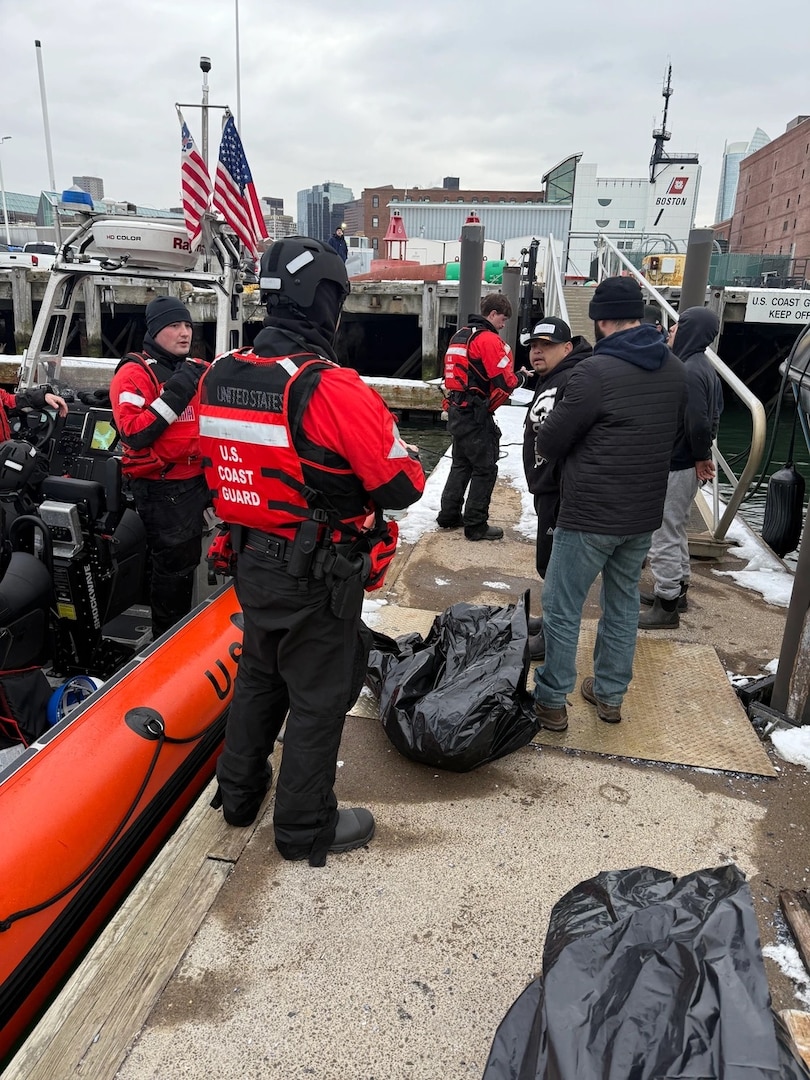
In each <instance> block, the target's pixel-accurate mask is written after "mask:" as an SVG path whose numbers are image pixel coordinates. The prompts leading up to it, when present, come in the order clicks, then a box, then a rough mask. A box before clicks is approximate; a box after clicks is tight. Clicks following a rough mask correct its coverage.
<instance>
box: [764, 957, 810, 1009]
mask: <svg viewBox="0 0 810 1080" xmlns="http://www.w3.org/2000/svg"><path fill="white" fill-rule="evenodd" d="M762 955H763V956H767V957H768V959H769V960H773V962H774V963H775V964H777V965H778V966H779V968H780V969H781V971H782V972H783V973H784V974H785V975H787V977H788V978H789V979H790V980H791V981H792V982H794V983H795V984H796V998H797V1000H798V1001H801V1003H802V1004H803V1005H805V1006H810V975H808V973H807V968H806V967H805V966H804V964H803V963H802V958H801V957H800V956H799V953H798V951H797V950H796V949H795V948H794V947H793V946H792V945H766V946H765V948H764V949H763V950H762Z"/></svg>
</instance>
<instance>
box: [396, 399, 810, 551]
mask: <svg viewBox="0 0 810 1080" xmlns="http://www.w3.org/2000/svg"><path fill="white" fill-rule="evenodd" d="M794 415H795V409H794V407H793V404H792V398H791V397H790V396H786V397H785V399H784V402H783V405H782V408H781V411H780V413H779V416H778V417H777V415H776V411H775V409H774V411H773V412H772V413H771V414H770V415H769V416H768V434H767V438H766V450H765V458H764V459H763V462H762V467H761V468H762V470H763V472H762V477H761V478H758V479H759V483H757V482H755V483H754V484H752V485H751V488H750V491H749V494H748V496H747V498H746V499H745V501H744V502H743V504H742V506H741V508H740V513H741V515H742V517H743V518H744V519H745V521H746V522H747V523H748V524H749V525H750V526H751V528H752V529H754V531H755V532H756V533H759V532H760V530H761V529H762V521H763V517H764V514H765V500H766V497H767V493H768V479H769V477H770V476H771V475H772V474H773V473H774V472H776V471H777V470H779V469H781V468H783V467H784V465H785V463H786V462H787V461H788V460H790V445H791V433H792V432H793V419H794ZM400 430H401V432H402V435H403V437H404V438H405V439H406V440H407V441H408V442H413V443H416V444H417V445H418V446H419V448H420V450H421V452H422V463H423V465H424V466H425V471H426V472H428V473H430V472H431V471H432V470H433V468H434V467H435V465H436V462H437V461H438V460H439V458H440V457H441V456H442V454H444V452H445V450H446V449H447V447H448V446H449V445H450V437H449V436H448V434H447V425H446V424H445V423H444V422H443V421H441V420H439V419H436V420H433V419H432V418H431V417H430V416H428V415H427V414H421V415H419V414H412V415H411V417H410V418H409V419H407V420H403V421H402V422H401V423H400ZM774 431H775V436H774ZM750 444H751V417H750V414H749V412H748V410H747V409H745V408H744V407H743V406H740V405H737V404H736V403H732V404H730V405H727V406H726V408H725V409H724V411H723V415H722V417H721V420H720V433H719V436H718V445H719V447H720V451H721V453H722V454H723V456H724V457H725V459H726V460H727V461H728V462H729V464H730V465H732V467H733V469H734V472H735V473H736V474H737V475H739V474H740V472H741V471H742V469H743V468H744V465H745V459H746V457H747V453H748V449H749V447H750ZM792 460H793V462H794V464H795V466H796V468H797V470H798V471H799V472H800V473H801V474H802V476H804V478H805V480H806V482H807V488H808V490H807V491H806V492H805V510H806V508H807V500H808V496H810V451H808V448H807V444H806V442H805V439H804V435H803V434H802V430H801V427H800V425H799V423H798V421H797V422H796V426H795V435H794V439H793V454H792ZM722 481H723V478H722V477H721V483H720V497H721V498H722V499H724V500H728V499H729V498H730V496H731V487H730V485H729V484H728V483H724V482H722ZM785 562H787V563H788V564H790V565H791V566H795V563H796V552H795V551H794V552H791V553H789V554H788V555H787V556H785Z"/></svg>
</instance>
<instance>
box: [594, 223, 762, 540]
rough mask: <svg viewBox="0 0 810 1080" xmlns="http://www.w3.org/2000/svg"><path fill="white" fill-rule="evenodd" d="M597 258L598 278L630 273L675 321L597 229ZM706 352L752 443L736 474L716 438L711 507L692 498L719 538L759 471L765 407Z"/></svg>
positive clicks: (669, 308) (668, 306) (672, 318)
mask: <svg viewBox="0 0 810 1080" xmlns="http://www.w3.org/2000/svg"><path fill="white" fill-rule="evenodd" d="M597 260H598V267H599V271H598V280H599V281H601V280H602V279H603V278H606V277H611V276H613V275H615V274H619V273H621V274H629V275H631V276H632V277H634V278H635V279H636V281H637V282H638V283H639V285H640V286H641V289H642V291H643V292H644V294H645V296H648V297H650V298H651V299H652V300H654V301H655V303H656V304H657V305H658V306H659V307H660V308H661V311H662V312H663V313H664V314H665V316H666V319H665V320H664V321H665V322H667V321H668V322H669V323H671V322H675V321H677V318H678V312H677V311H676V310H675V308H673V307H672V305H671V304H670V303H669V301H667V300H666V299H665V298H664V297H663V296H662V295H661V293H659V292H658V290H657V289H656V288H655V287H654V286H653V285H651V284H650V283H649V281H647V279H646V278H645V277H644V276H643V275H642V274H641V273H639V271H638V270H637V269H636V267H635V266H633V264H632V263H631V262H630V260H629V259H627V258H626V257H625V255H624V254H623V253H622V252H621V251H619V250H618V248H617V247H616V245H615V244H614V243H613V241H612V240H611V239H610V238H609V237H607V236H605V235H604V234H602V233H600V235H599V237H598V242H597ZM706 355H707V356H708V357H709V360H710V361H711V363H712V365H713V367H714V368H715V370H716V371H717V374H718V375H719V376H720V378H721V379H722V380H723V382H724V383H725V385H726V386H728V387H729V389H731V390H733V391H734V393H735V395H736V396H737V397H738V398H739V400H740V401H741V402H742V404H743V405H744V406H745V407H746V408H747V409H748V411H749V413H750V414H751V445H750V449H749V451H748V458H747V460H746V462H745V465H744V467H743V469H742V472H741V473H740V474H739V475H737V474H736V473H735V472H734V469H733V467H732V466H731V465H730V463H729V462H728V461H727V460H726V459H725V458H724V457H723V455H722V453H721V452H720V449H719V448H718V446H717V442H716V441H715V442H714V444H713V446H712V458H713V460H714V462H715V467H716V468H715V478H714V480H713V481H712V499H711V507H709V508H708V510H709V512H708V514H707V513H706V512H705V511H706V509H707V507H706V500H705V499H704V498H703V495H702V493H701V492H700V491H698V494H697V496H696V498H695V501H696V504H697V506H698V508H699V510H700V511H701V514H702V515H703V517H704V520H705V521H706V525H707V528H708V529H709V532H710V533H711V535H712V537H713V538H714V539H715V540H722V539H724V538H725V536H726V534H727V532H728V530H729V528H730V527H731V523H732V521H733V520H734V517H735V515H736V513H737V511H738V510H739V508H740V505H741V503H742V501H743V499H744V498H745V496H746V493H747V492H748V488H749V486H750V484H751V482H752V481H753V480H754V478H755V477H756V476H757V474H758V472H759V468H760V465H761V463H762V458H763V456H764V453H765V437H766V427H767V422H766V416H765V407H764V406H763V404H762V402H761V401H760V400H759V398H758V397H756V395H754V394H752V393H751V391H750V390H749V389H748V387H747V386H746V385H745V383H744V382H742V380H741V379H738V378H737V376H736V375H735V374H734V372H733V371H732V370H731V368H729V367H728V366H727V365H726V364H724V363H723V361H722V360H721V359H720V357H719V356H718V355H717V353H716V352H715V351H714V350H713V349H706ZM721 472H722V474H723V475H724V476H725V478H726V480H727V482H728V486H729V487H730V488H731V497H730V499H729V500H728V502H727V503H725V504H723V503H722V502H721V500H720V493H719V478H720V474H721Z"/></svg>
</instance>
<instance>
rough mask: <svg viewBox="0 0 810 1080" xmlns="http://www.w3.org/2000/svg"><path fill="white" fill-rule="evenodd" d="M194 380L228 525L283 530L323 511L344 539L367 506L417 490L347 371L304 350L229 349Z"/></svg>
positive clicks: (402, 500)
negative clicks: (259, 351)
mask: <svg viewBox="0 0 810 1080" xmlns="http://www.w3.org/2000/svg"><path fill="white" fill-rule="evenodd" d="M263 333H264V332H263ZM271 337H272V335H271ZM200 386H201V394H200V446H201V449H202V453H203V461H204V466H205V474H206V477H207V480H208V486H209V488H210V489H211V492H212V496H213V499H214V509H215V511H216V513H217V514H218V516H219V517H220V518H221V519H222V520H223V521H226V522H228V524H231V525H244V526H247V527H248V528H257V529H261V530H262V531H263V532H268V533H275V534H277V535H281V536H287V537H289V536H290V535H291V532H293V531H294V530H295V529H296V528H297V527H298V525H300V524H301V522H302V521H304V520H306V519H307V518H308V517H311V516H312V514H311V513H310V510H311V509H312V508H316V509H323V508H327V509H329V510H330V511H331V513H330V522H331V527H332V528H334V527H335V525H336V523H337V521H340V522H341V523H344V524H346V525H348V526H349V529H347V533H346V538H349V537H351V536H352V535H353V534H354V535H356V531H358V530H360V528H361V526H362V524H363V522H364V521H365V519H366V518H367V517H368V515H369V513H371V512H372V511H373V510H374V509H375V507H380V508H386V507H387V508H390V509H401V508H403V507H405V506H409V505H410V504H411V503H412V502H415V501H416V500H417V499H418V498H419V495H420V494H421V492H422V490H423V488H424V484H425V477H424V473H423V471H422V466H421V465H420V464H419V462H418V461H416V460H415V459H413V458H411V456H410V455H409V453H408V450H407V448H406V446H405V444H404V443H403V441H402V439H401V438H400V435H399V431H398V430H397V426H396V423H395V421H394V417H393V416H392V415H391V413H390V412H389V410H388V408H387V406H386V405H385V403H384V402H383V400H382V398H381V397H380V396H379V395H378V394H377V393H376V392H375V391H374V390H372V389H371V388H370V387H368V386H366V384H365V383H364V382H362V380H361V379H360V377H359V375H358V374H357V372H356V371H353V370H351V369H348V368H341V367H338V366H337V365H336V364H333V363H332V362H331V361H328V360H324V359H322V358H321V357H319V356H317V355H316V354H314V353H310V352H300V353H294V354H293V355H292V356H290V355H287V356H262V355H259V354H257V353H255V352H250V351H246V352H234V353H226V354H225V355H224V356H221V357H219V358H218V359H217V360H216V361H215V362H214V364H213V365H212V367H211V368H210V369H209V371H207V372H206V374H205V375H204V377H203V379H202V381H201V384H200ZM338 532H339V529H338ZM335 538H336V539H340V536H338V537H335Z"/></svg>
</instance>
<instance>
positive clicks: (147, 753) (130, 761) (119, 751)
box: [0, 584, 242, 1067]
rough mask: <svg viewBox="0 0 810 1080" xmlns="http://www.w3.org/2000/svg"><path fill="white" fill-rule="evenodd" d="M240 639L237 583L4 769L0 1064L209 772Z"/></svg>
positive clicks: (0, 784)
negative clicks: (235, 586)
mask: <svg viewBox="0 0 810 1080" xmlns="http://www.w3.org/2000/svg"><path fill="white" fill-rule="evenodd" d="M241 647H242V631H241V612H240V609H239V604H238V601H237V599H236V592H235V590H234V588H233V586H232V584H229V585H226V586H223V588H222V589H220V590H219V591H218V592H216V593H214V594H213V595H212V596H211V597H209V598H208V600H206V601H205V602H204V603H203V604H201V605H200V606H199V607H198V608H196V609H195V610H194V611H193V612H192V613H191V614H190V615H189V616H187V618H186V619H185V620H184V621H183V622H182V623H179V624H178V626H177V627H175V628H174V630H173V631H171V632H170V633H169V634H166V635H164V637H163V638H161V639H160V640H159V641H158V642H156V643H154V644H153V645H150V646H149V647H148V648H147V649H145V650H144V651H143V652H141V653H139V654H138V655H137V656H136V657H135V658H134V659H133V660H132V661H130V663H129V664H128V665H127V666H126V667H125V668H123V669H122V670H121V671H120V672H119V673H118V674H117V675H115V676H114V677H113V678H112V679H110V681H109V682H107V683H105V684H104V685H103V686H102V687H101V688H100V689H99V690H97V691H96V692H95V693H94V694H93V695H92V696H91V697H89V698H88V699H87V701H86V702H84V703H83V704H82V705H80V706H79V707H78V708H77V709H76V711H75V712H72V713H70V714H69V715H68V716H67V717H66V718H65V719H64V720H62V721H61V722H60V723H58V724H57V725H56V726H55V727H54V728H52V729H51V730H50V731H49V732H48V733H47V734H46V735H45V736H43V737H42V738H41V739H40V740H38V741H37V742H35V743H33V744H32V745H31V746H30V747H29V748H28V749H27V750H26V751H25V752H24V753H23V754H22V755H21V756H20V757H19V758H18V759H17V760H16V761H15V762H13V764H12V765H11V766H10V767H9V768H8V769H6V771H5V772H4V773H2V774H0V820H2V823H3V840H2V845H1V846H0V1067H2V1065H3V1064H5V1062H6V1060H7V1058H8V1057H9V1056H10V1054H11V1053H12V1052H13V1051H14V1050H15V1048H16V1047H17V1046H18V1044H19V1043H20V1041H21V1040H22V1038H23V1037H24V1036H25V1035H26V1034H27V1032H28V1030H29V1029H30V1027H31V1026H32V1025H33V1023H34V1022H35V1021H36V1020H37V1019H38V1017H39V1015H40V1013H41V1012H42V1010H43V1009H44V1007H45V1006H46V1005H47V1003H48V1002H49V1000H50V999H51V998H52V996H53V995H54V994H55V993H56V992H57V991H58V990H59V989H60V988H61V986H62V985H63V983H64V982H65V980H66V979H67V977H68V976H69V975H70V974H71V972H72V971H73V969H74V968H75V966H76V964H77V963H78V961H79V960H80V959H81V957H82V955H83V953H84V952H85V950H86V949H87V947H88V946H89V945H90V944H91V942H92V941H93V940H94V938H95V937H96V935H97V934H98V933H99V931H100V930H101V929H102V928H103V926H104V925H105V923H106V921H107V920H108V919H109V917H110V916H111V915H112V914H113V912H114V911H115V910H116V908H117V907H118V905H119V904H120V903H121V901H122V900H123V898H124V897H125V896H126V894H127V892H128V891H129V889H130V888H131V887H132V885H133V884H134V883H135V881H136V880H137V878H138V877H139V875H140V874H141V872H142V871H143V870H144V868H145V867H146V865H147V863H148V862H149V860H150V859H151V858H152V857H153V856H154V854H155V853H156V851H157V850H158V849H159V847H160V846H161V845H162V844H163V843H164V841H165V840H166V838H167V837H168V836H169V834H170V833H171V831H172V830H173V829H174V828H175V826H176V825H177V824H178V822H179V821H180V819H181V818H182V817H183V815H184V814H185V813H186V812H187V810H188V809H189V808H190V806H191V805H192V804H193V803H194V801H195V800H196V799H197V798H198V796H199V794H200V793H201V791H202V790H203V789H204V787H205V786H206V785H207V784H208V782H209V781H210V779H211V777H212V776H213V773H214V765H215V761H216V758H217V756H218V754H219V752H220V749H221V746H222V740H223V737H224V730H225V718H226V714H227V710H228V706H229V704H230V701H231V697H232V693H233V680H234V677H235V675H236V666H237V662H238V659H239V654H240V651H241Z"/></svg>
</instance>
